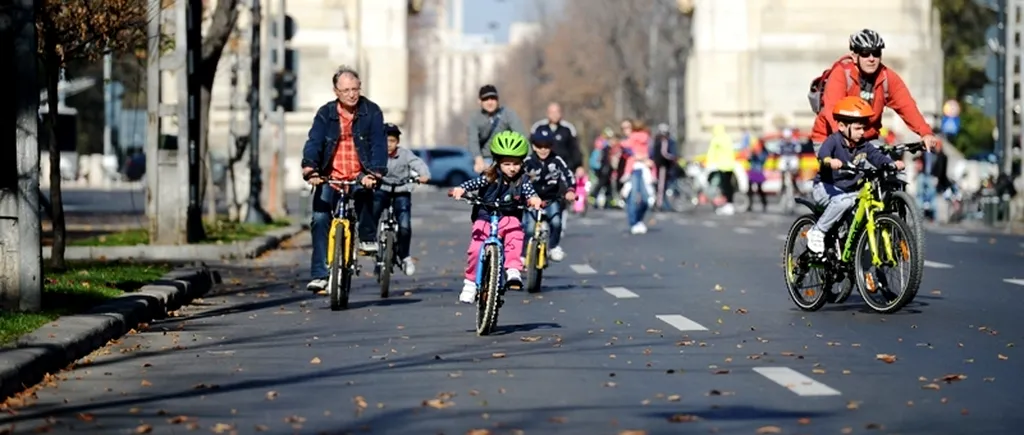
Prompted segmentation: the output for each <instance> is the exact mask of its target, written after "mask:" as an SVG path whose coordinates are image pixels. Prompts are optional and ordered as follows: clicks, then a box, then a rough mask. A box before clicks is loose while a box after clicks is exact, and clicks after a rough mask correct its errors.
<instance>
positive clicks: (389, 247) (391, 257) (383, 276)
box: [377, 229, 395, 299]
mask: <svg viewBox="0 0 1024 435" xmlns="http://www.w3.org/2000/svg"><path fill="white" fill-rule="evenodd" d="M381 235H382V236H383V238H382V239H381V243H380V247H379V248H378V249H379V251H380V254H379V255H378V262H379V264H378V265H377V267H378V268H379V269H380V271H379V272H378V275H377V276H378V279H379V280H380V297H381V298H383V299H387V298H388V296H390V295H391V271H392V270H393V269H394V267H395V232H394V231H392V230H390V229H389V230H387V231H384V232H383V233H382V234H381Z"/></svg>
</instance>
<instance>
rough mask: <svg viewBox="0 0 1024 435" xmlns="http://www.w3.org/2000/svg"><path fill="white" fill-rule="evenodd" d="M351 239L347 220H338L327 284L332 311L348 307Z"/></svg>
mask: <svg viewBox="0 0 1024 435" xmlns="http://www.w3.org/2000/svg"><path fill="white" fill-rule="evenodd" d="M351 239H352V233H351V229H350V228H349V222H348V221H347V220H340V221H338V223H337V225H336V228H335V231H334V241H333V243H332V245H333V246H332V248H333V252H332V255H331V267H330V273H331V276H330V279H329V280H328V285H327V287H328V289H327V291H328V293H329V294H330V299H331V310H332V311H339V310H344V309H347V308H348V293H349V287H350V286H351V285H352V269H351V267H350V266H351V264H350V263H351V260H350V259H349V256H351V255H352V242H351Z"/></svg>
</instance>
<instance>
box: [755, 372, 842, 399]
mask: <svg viewBox="0 0 1024 435" xmlns="http://www.w3.org/2000/svg"><path fill="white" fill-rule="evenodd" d="M754 371H755V372H757V373H758V374H760V375H761V376H764V377H766V378H768V380H770V381H772V382H774V383H776V384H779V385H781V386H783V387H785V388H788V389H789V391H792V392H794V393H796V395H798V396H839V395H841V393H840V392H839V391H838V390H835V389H833V388H832V387H829V386H828V385H825V384H823V383H821V382H818V381H815V380H814V379H811V378H809V377H807V376H804V375H803V374H801V373H800V372H798V371H796V370H793V369H791V368H789V367H754Z"/></svg>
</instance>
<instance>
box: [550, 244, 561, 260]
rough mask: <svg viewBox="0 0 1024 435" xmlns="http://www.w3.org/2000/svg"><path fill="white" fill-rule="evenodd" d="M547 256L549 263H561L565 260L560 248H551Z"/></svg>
mask: <svg viewBox="0 0 1024 435" xmlns="http://www.w3.org/2000/svg"><path fill="white" fill-rule="evenodd" d="M548 255H549V256H551V261H562V260H564V259H565V251H563V250H562V247H561V246H555V247H554V248H551V251H550V252H548Z"/></svg>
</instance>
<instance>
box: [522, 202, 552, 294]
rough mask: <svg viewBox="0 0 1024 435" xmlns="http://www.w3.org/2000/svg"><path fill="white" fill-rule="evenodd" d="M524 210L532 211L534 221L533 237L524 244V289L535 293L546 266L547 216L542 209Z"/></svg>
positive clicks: (538, 289)
mask: <svg viewBox="0 0 1024 435" xmlns="http://www.w3.org/2000/svg"><path fill="white" fill-rule="evenodd" d="M526 212H527V213H533V223H534V224H533V237H530V243H528V244H527V245H526V264H525V269H526V291H527V292H529V293H537V292H539V291H540V283H541V280H543V279H544V269H546V268H547V267H548V255H547V254H548V237H549V235H548V231H549V229H548V228H549V226H548V216H547V214H546V213H544V210H543V209H540V210H527V211H526Z"/></svg>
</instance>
